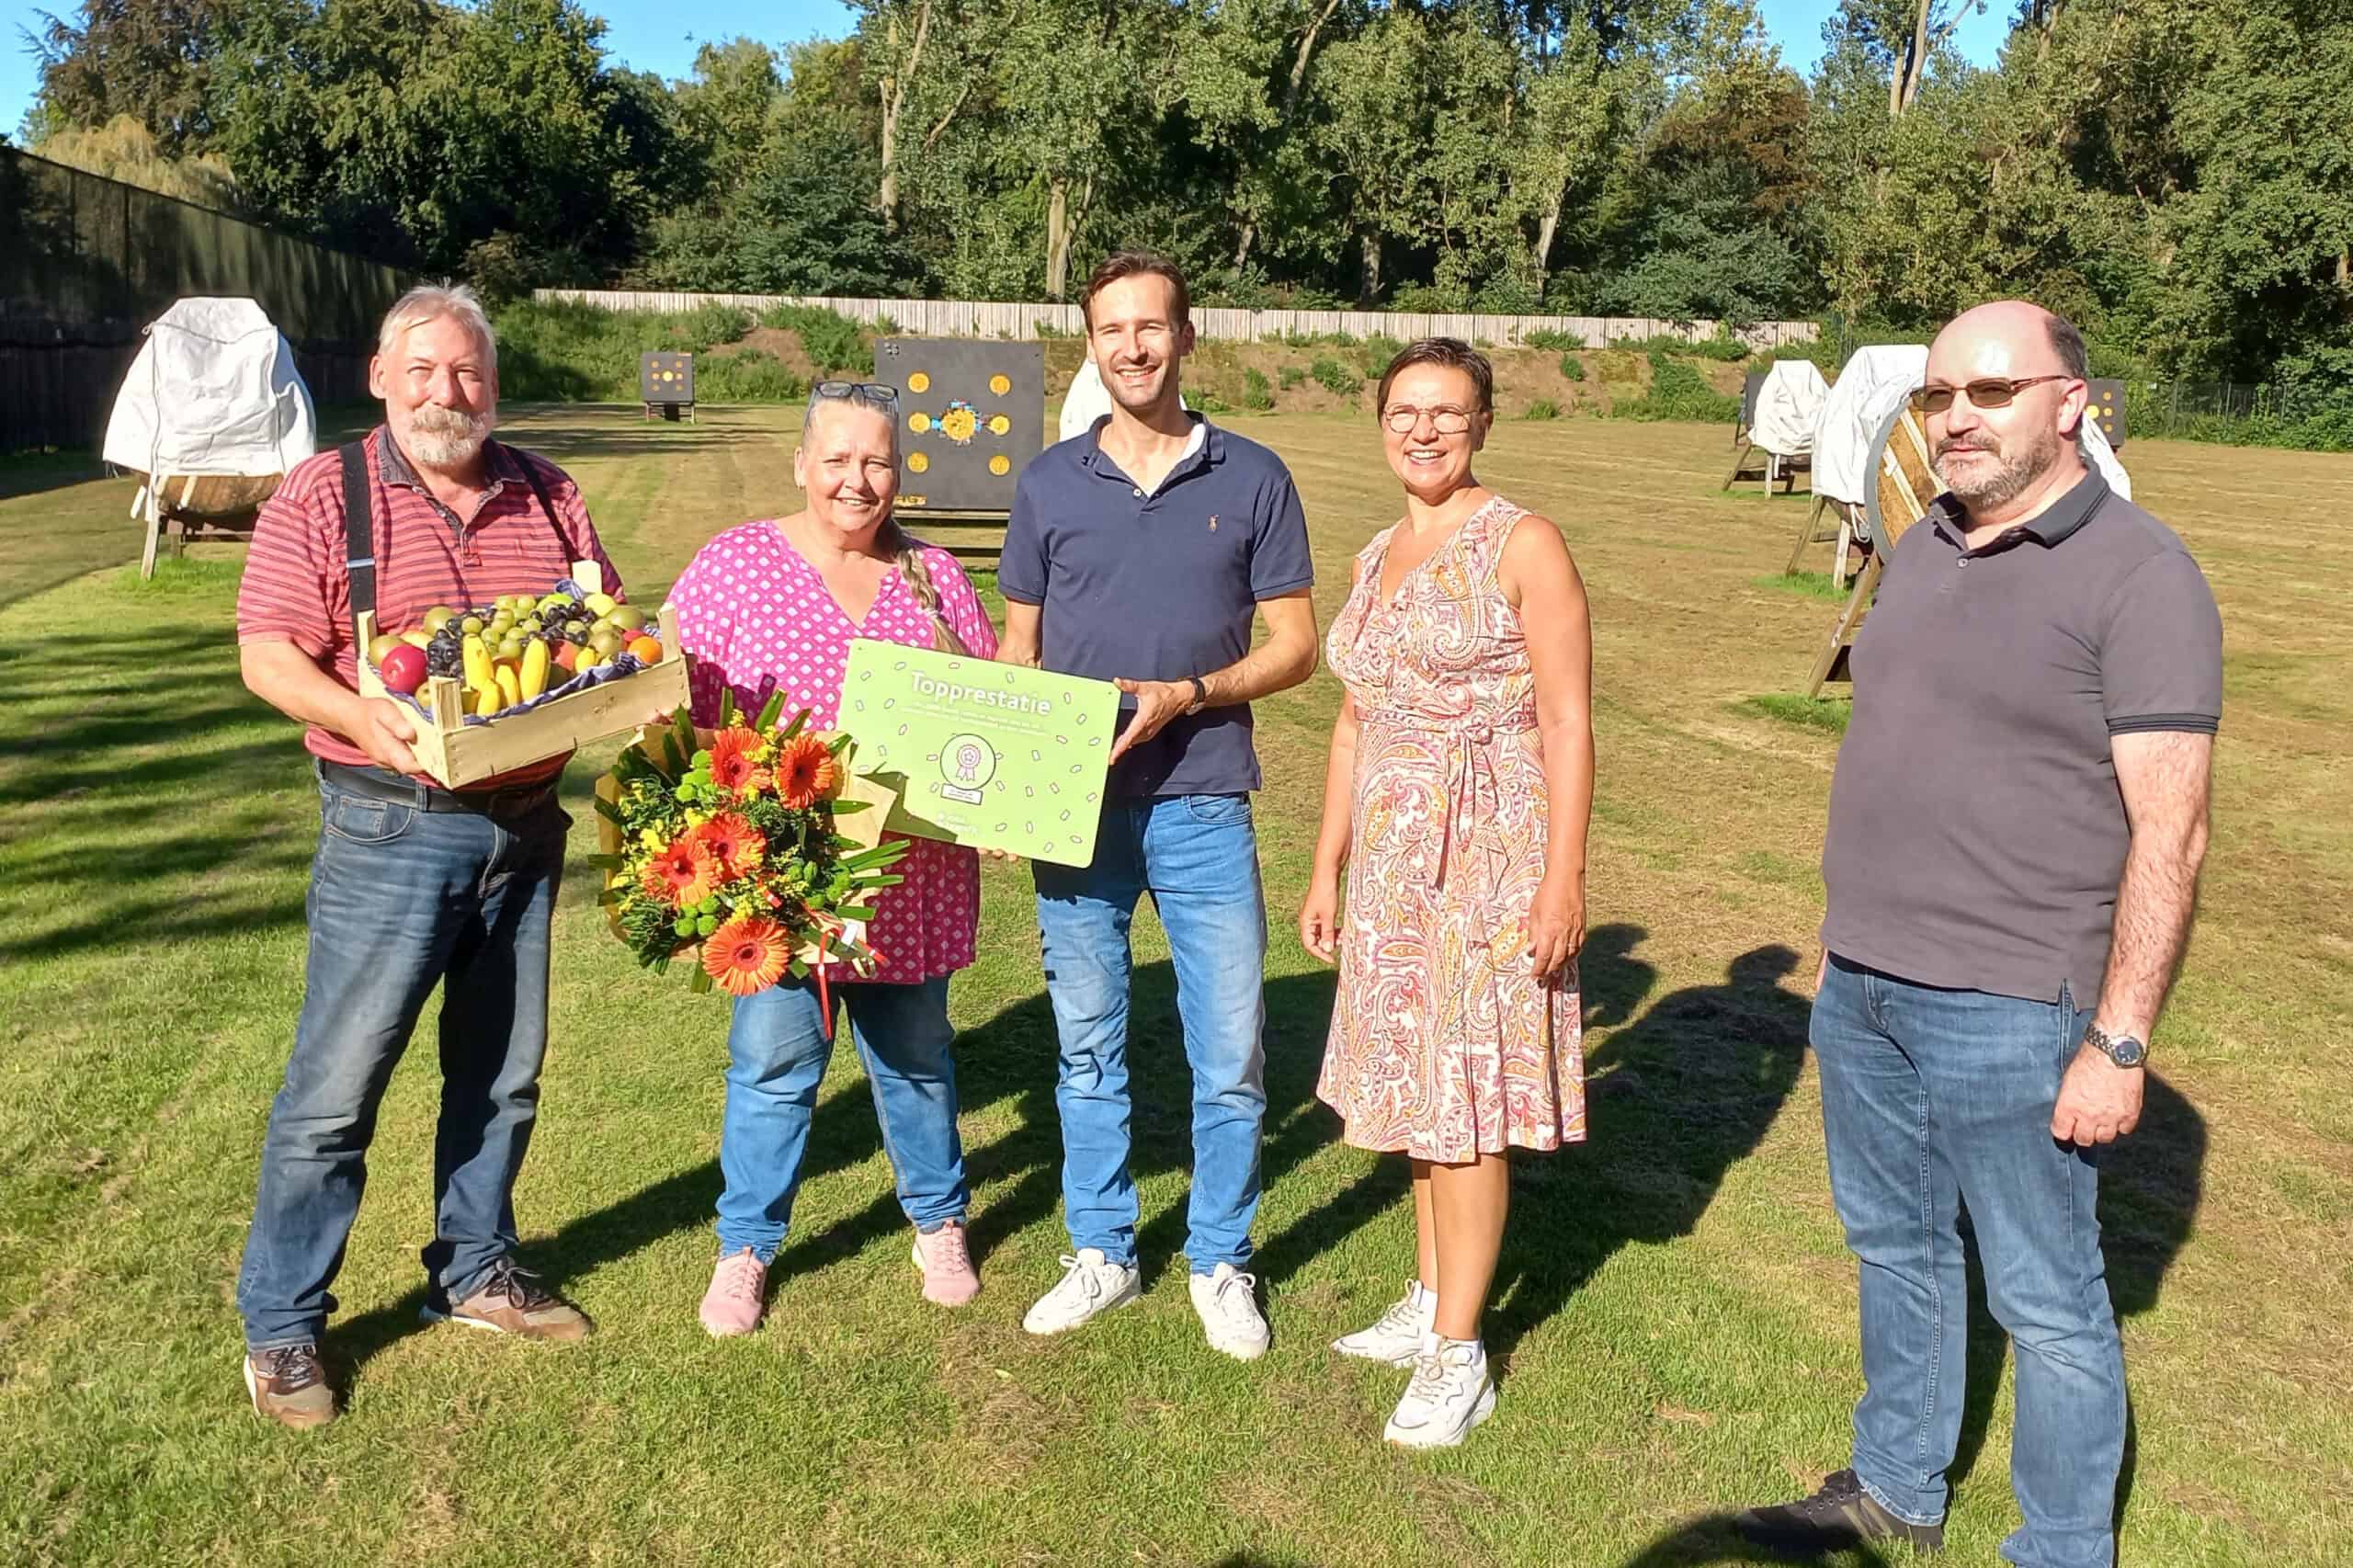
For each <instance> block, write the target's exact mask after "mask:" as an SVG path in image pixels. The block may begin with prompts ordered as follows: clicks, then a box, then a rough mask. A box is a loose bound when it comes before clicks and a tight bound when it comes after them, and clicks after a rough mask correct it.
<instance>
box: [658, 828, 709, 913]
mask: <svg viewBox="0 0 2353 1568" xmlns="http://www.w3.org/2000/svg"><path fill="white" fill-rule="evenodd" d="M639 885H640V886H641V887H642V888H643V889H644V890H645V892H646V895H647V896H648V897H651V898H658V899H660V900H661V901H662V902H663V903H667V904H672V905H678V904H688V903H701V902H702V901H703V900H704V899H706V898H709V897H710V893H711V890H712V889H713V888H716V887H717V886H718V885H719V865H718V862H716V861H714V860H713V859H712V858H711V856H710V850H708V849H706V848H704V847H703V846H702V843H701V841H700V840H699V839H697V838H695V837H694V836H693V835H688V836H687V837H685V838H681V839H679V840H677V841H676V843H674V844H672V845H671V846H669V847H668V848H667V849H665V850H663V851H662V852H661V853H660V854H659V855H656V856H655V857H654V858H653V859H651V860H649V861H647V862H646V866H645V875H644V878H643V879H642V881H641V882H640V883H639Z"/></svg>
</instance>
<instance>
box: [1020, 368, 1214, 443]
mask: <svg viewBox="0 0 2353 1568" xmlns="http://www.w3.org/2000/svg"><path fill="white" fill-rule="evenodd" d="M1176 401H1177V403H1180V404H1182V405H1183V406H1184V407H1187V408H1190V407H1192V406H1193V405H1192V404H1191V403H1186V402H1185V394H1184V393H1182V392H1179V393H1177V394H1176ZM1110 412H1111V392H1110V389H1109V388H1108V387H1106V386H1105V385H1104V384H1103V375H1102V372H1100V371H1099V370H1097V369H1096V368H1095V356H1094V355H1092V354H1089V355H1088V356H1087V357H1086V358H1084V359H1081V360H1080V361H1079V362H1078V374H1077V375H1075V376H1073V377H1072V378H1071V379H1070V391H1069V392H1065V393H1063V412H1062V417H1061V418H1060V419H1058V420H1056V421H1055V422H1054V428H1055V431H1056V435H1055V437H1054V438H1055V439H1056V440H1058V441H1067V440H1069V439H1070V438H1071V437H1073V436H1084V435H1086V432H1087V431H1088V429H1089V428H1091V427H1092V426H1094V424H1095V422H1096V421H1097V420H1098V419H1100V418H1102V417H1103V416H1104V415H1107V414H1108V413H1110Z"/></svg>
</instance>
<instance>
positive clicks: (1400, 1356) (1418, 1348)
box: [1332, 1279, 1438, 1367]
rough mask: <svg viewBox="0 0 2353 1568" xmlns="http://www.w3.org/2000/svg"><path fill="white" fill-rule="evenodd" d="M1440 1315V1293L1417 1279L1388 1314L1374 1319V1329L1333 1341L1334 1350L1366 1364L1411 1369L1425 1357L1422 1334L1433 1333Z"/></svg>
mask: <svg viewBox="0 0 2353 1568" xmlns="http://www.w3.org/2000/svg"><path fill="white" fill-rule="evenodd" d="M1437 1316H1438V1293H1437V1292H1436V1291H1434V1290H1425V1289H1424V1288H1423V1286H1422V1282H1421V1281H1420V1280H1418V1279H1416V1280H1415V1281H1414V1282H1413V1283H1412V1284H1411V1285H1408V1286H1406V1287H1405V1293H1404V1295H1403V1296H1401V1297H1399V1298H1398V1299H1397V1300H1396V1301H1393V1302H1392V1303H1391V1304H1390V1308H1389V1310H1388V1311H1387V1312H1383V1313H1381V1316H1380V1317H1379V1318H1377V1319H1375V1320H1374V1322H1373V1324H1372V1326H1371V1327H1370V1328H1360V1329H1358V1330H1357V1331H1356V1332H1355V1333H1354V1334H1344V1335H1341V1336H1340V1337H1339V1338H1337V1339H1336V1340H1334V1341H1332V1348H1333V1349H1335V1350H1336V1351H1338V1352H1339V1353H1340V1354H1341V1355H1343V1356H1354V1357H1356V1358H1358V1359H1359V1360H1363V1361H1385V1362H1387V1363H1388V1364H1389V1365H1390V1366H1392V1367H1410V1366H1412V1365H1413V1364H1414V1360H1415V1358H1416V1357H1418V1356H1420V1355H1421V1353H1422V1335H1426V1334H1427V1333H1428V1332H1429V1331H1430V1324H1431V1322H1432V1320H1434V1319H1435V1318H1436V1317H1437Z"/></svg>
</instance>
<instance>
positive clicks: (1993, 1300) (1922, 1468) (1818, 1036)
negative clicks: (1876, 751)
mask: <svg viewBox="0 0 2353 1568" xmlns="http://www.w3.org/2000/svg"><path fill="white" fill-rule="evenodd" d="M2090 1021H2091V1015H2090V1014H2089V1013H2088V1012H2085V1011H2080V1010H2078V1009H2077V1008H2076V1006H2075V999H2074V998H2073V997H2072V996H2071V995H2069V994H2066V993H2064V992H2063V993H2062V994H2061V995H2060V998H2059V1000H2058V1001H2057V1002H2056V1003H2047V1002H2033V1001H2026V1000H2021V999H2019V998H2018V997H2014V996H1995V995H1990V994H1986V993H1984V992H1978V991H1942V990H1938V989H1937V988H1935V987H1933V986H1927V985H1915V984H1913V983H1910V982H1908V981H1904V980H1899V979H1896V978H1895V977H1893V976H1892V975H1886V974H1881V973H1880V972H1878V971H1874V970H1867V969H1863V968H1861V967H1859V966H1858V965H1853V964H1849V963H1847V961H1845V960H1842V959H1840V958H1838V957H1837V956H1836V954H1833V955H1832V957H1831V960H1830V968H1829V971H1828V973H1827V974H1826V975H1824V979H1823V983H1822V990H1821V993H1820V994H1818V995H1817V996H1816V997H1815V998H1814V1003H1813V1048H1814V1051H1815V1052H1816V1054H1817V1055H1818V1056H1819V1058H1820V1060H1821V1063H1822V1121H1823V1131H1824V1134H1825V1135H1826V1139H1827V1142H1828V1145H1829V1153H1830V1190H1831V1196H1832V1197H1833V1198H1834V1199H1836V1202H1837V1205H1838V1217H1839V1218H1840V1220H1842V1221H1844V1222H1845V1224H1846V1227H1847V1245H1848V1246H1849V1247H1851V1248H1853V1249H1854V1253H1855V1256H1856V1258H1857V1259H1858V1260H1859V1263H1860V1265H1861V1279H1862V1329H1863V1379H1864V1382H1865V1385H1866V1386H1865V1389H1864V1392H1863V1397H1862V1401H1861V1403H1859V1404H1857V1405H1856V1406H1855V1452H1854V1466H1855V1473H1856V1474H1857V1475H1858V1476H1859V1478H1860V1479H1861V1481H1862V1483H1863V1485H1864V1487H1865V1489H1867V1490H1868V1491H1869V1492H1870V1494H1871V1495H1872V1496H1874V1497H1876V1498H1878V1499H1879V1501H1880V1502H1881V1504H1883V1505H1884V1506H1886V1507H1887V1508H1888V1509H1889V1510H1890V1511H1892V1512H1893V1513H1894V1514H1896V1515H1898V1516H1899V1517H1903V1518H1905V1519H1909V1520H1910V1521H1912V1522H1913V1523H1915V1524H1933V1523H1935V1522H1937V1521H1938V1520H1939V1519H1941V1518H1942V1517H1944V1512H1945V1501H1946V1481H1945V1471H1947V1469H1949V1467H1950V1465H1951V1464H1952V1460H1953V1449H1954V1447H1955V1445H1956V1444H1957V1443H1958V1442H1959V1440H1960V1435H1961V1393H1962V1387H1961V1385H1962V1380H1963V1373H1964V1368H1965V1366H1966V1359H1967V1358H1966V1351H1967V1346H1968V1336H1969V1304H1968V1303H1969V1298H1968V1294H1967V1289H1968V1287H1967V1281H1966V1276H1965V1272H1964V1266H1963V1263H1962V1259H1961V1235H1960V1232H1959V1228H1958V1211H1959V1210H1960V1209H1961V1207H1962V1206H1963V1205H1966V1206H1967V1208H1968V1210H1969V1218H1970V1223H1971V1225H1972V1228H1973V1229H1974V1230H1975V1232H1976V1235H1977V1246H1978V1252H1979V1256H1981V1257H1982V1258H1983V1259H1984V1265H1985V1294H1986V1300H1987V1302H1988V1304H1989V1305H1990V1306H1991V1307H1992V1308H1993V1310H1994V1316H1995V1318H1997V1319H1998V1320H2000V1322H2001V1324H2002V1326H2003V1327H2004V1328H2006V1329H2007V1330H2008V1331H2009V1334H2010V1340H2011V1343H2012V1345H2013V1346H2015V1347H2016V1349H2017V1353H2018V1416H2017V1421H2016V1429H2015V1431H2014V1433H2013V1435H2012V1437H2011V1443H2010V1485H2011V1489H2012V1491H2013V1492H2015V1493H2016V1494H2017V1496H2018V1508H2019V1511H2020V1512H2021V1513H2022V1514H2023V1515H2024V1516H2025V1525H2024V1527H2023V1528H2020V1529H2019V1530H2018V1531H2017V1532H2016V1533H2014V1534H2013V1535H2012V1536H2011V1537H2010V1538H2009V1539H2008V1540H2006V1541H2004V1542H2003V1543H2002V1555H2003V1556H2004V1557H2005V1558H2006V1559H2007V1560H2009V1561H2010V1562H2015V1563H2018V1564H2020V1565H2021V1568H2109V1564H2110V1563H2112V1562H2114V1561H2115V1554H2116V1541H2115V1537H2114V1533H2113V1528H2114V1519H2115V1508H2116V1477H2117V1471H2118V1470H2119V1469H2120V1466H2121V1464H2122V1462H2123V1456H2124V1420H2125V1415H2124V1354H2123V1347H2122V1345H2121V1343H2120V1339H2119V1337H2118V1335H2117V1330H2116V1314H2115V1312H2114V1311H2113V1310H2112V1309H2111V1308H2110V1306H2109V1299H2108V1278H2107V1268H2106V1266H2105V1264H2104V1262H2103V1260H2102V1257H2101V1255H2100V1246H2099V1217H2098V1213H2097V1204H2098V1199H2099V1173H2098V1170H2097V1166H2096V1165H2095V1164H2094V1162H2093V1159H2092V1158H2091V1157H2090V1156H2088V1155H2086V1153H2083V1152H2081V1151H2079V1150H2077V1149H2075V1148H2074V1147H2073V1146H2072V1145H2067V1144H2063V1143H2060V1142H2057V1141H2056V1140H2054V1139H2053V1138H2052V1135H2051V1111H2052V1106H2053V1105H2054V1104H2056V1103H2057V1100H2058V1097H2059V1082H2060V1078H2061V1077H2062V1075H2063V1074H2065V1072H2066V1070H2067V1064H2068V1062H2071V1061H2073V1060H2074V1059H2075V1051H2076V1049H2077V1047H2078V1046H2079V1045H2081V1043H2082V1041H2083V1038H2084V1027H2085V1025H2086V1024H2087V1023H2089V1022H2090Z"/></svg>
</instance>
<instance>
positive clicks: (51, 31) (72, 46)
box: [25, 0, 222, 158]
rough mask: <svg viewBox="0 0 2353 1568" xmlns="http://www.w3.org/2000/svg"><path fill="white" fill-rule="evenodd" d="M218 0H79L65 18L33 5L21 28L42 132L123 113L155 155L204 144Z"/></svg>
mask: <svg viewBox="0 0 2353 1568" xmlns="http://www.w3.org/2000/svg"><path fill="white" fill-rule="evenodd" d="M221 14H222V6H221V5H220V3H219V0H82V6H81V9H80V10H79V11H78V12H77V13H76V14H75V19H74V20H71V21H69V20H67V19H65V18H63V17H57V16H54V15H52V14H51V13H49V12H46V11H41V12H36V13H35V15H36V16H38V17H40V20H41V25H40V29H39V30H38V31H34V30H31V29H27V31H26V33H25V38H26V41H27V42H28V45H29V46H30V51H31V53H32V55H33V57H34V61H35V63H36V68H37V69H38V71H39V73H40V119H41V123H42V127H43V129H44V131H52V132H53V131H69V130H75V131H96V130H98V129H100V128H101V127H104V126H106V125H107V124H108V122H110V121H112V120H114V119H117V118H118V117H120V116H124V115H128V116H130V117H131V119H136V120H137V121H138V122H139V123H140V124H142V125H143V126H145V127H146V128H147V131H148V133H149V134H150V135H151V136H153V138H154V141H155V143H156V146H157V148H158V149H159V150H160V152H161V153H162V155H163V156H164V157H165V158H177V157H181V156H183V155H186V154H188V153H201V152H203V151H205V150H206V147H207V145H208V142H209V138H210V131H211V122H210V117H209V115H208V112H207V110H208V108H209V99H210V92H211V80H212V74H211V65H212V59H213V54H214V51H215V41H214V30H215V24H216V22H217V21H218V20H219V18H220V17H221Z"/></svg>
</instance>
